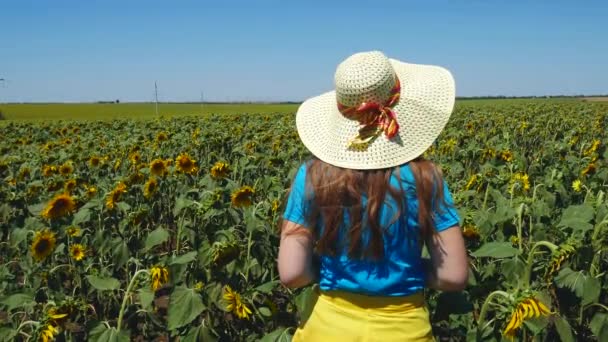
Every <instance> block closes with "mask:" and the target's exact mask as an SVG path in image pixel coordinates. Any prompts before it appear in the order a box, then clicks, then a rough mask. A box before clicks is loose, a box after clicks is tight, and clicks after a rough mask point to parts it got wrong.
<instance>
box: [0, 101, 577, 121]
mask: <svg viewBox="0 0 608 342" xmlns="http://www.w3.org/2000/svg"><path fill="white" fill-rule="evenodd" d="M546 101H551V102H557V101H580V100H579V99H572V98H570V99H489V100H486V99H480V100H458V101H457V106H458V105H462V106H468V105H474V106H479V105H482V106H483V105H488V106H500V105H501V104H512V103H513V102H532V103H539V102H546ZM298 106H299V104H295V103H219V104H215V103H214V104H207V103H205V104H203V105H201V104H200V103H159V105H158V113H159V116H163V117H173V116H187V115H207V114H212V113H215V114H239V113H240V114H244V113H249V114H270V113H285V114H293V113H295V112H296V110H297V108H298ZM0 111H1V112H2V115H3V116H4V118H5V119H6V120H19V121H21V120H24V121H38V120H111V119H120V118H123V119H127V118H128V119H153V118H155V117H156V109H155V104H154V103H119V104H113V103H24V104H13V103H10V104H0Z"/></svg>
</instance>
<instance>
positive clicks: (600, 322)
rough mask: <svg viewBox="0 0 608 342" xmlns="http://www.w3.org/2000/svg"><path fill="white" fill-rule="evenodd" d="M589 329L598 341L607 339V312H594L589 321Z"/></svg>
mask: <svg viewBox="0 0 608 342" xmlns="http://www.w3.org/2000/svg"><path fill="white" fill-rule="evenodd" d="M589 329H591V332H592V333H593V335H595V337H597V340H598V341H608V314H606V313H602V312H598V313H596V314H595V315H594V316H593V318H592V319H591V322H590V323H589Z"/></svg>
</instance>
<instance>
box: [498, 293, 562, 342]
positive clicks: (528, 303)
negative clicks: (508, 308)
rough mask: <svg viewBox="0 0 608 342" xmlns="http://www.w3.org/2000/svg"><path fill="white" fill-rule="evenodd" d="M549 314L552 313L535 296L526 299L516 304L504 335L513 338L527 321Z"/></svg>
mask: <svg viewBox="0 0 608 342" xmlns="http://www.w3.org/2000/svg"><path fill="white" fill-rule="evenodd" d="M549 314H551V311H550V310H549V308H547V306H545V304H543V303H542V302H541V301H540V300H539V299H537V298H535V297H533V296H528V297H524V298H523V299H521V300H519V301H517V302H516V304H515V306H514V308H513V310H512V312H511V316H510V318H509V320H508V321H507V326H506V327H505V330H504V331H503V333H502V334H503V335H504V336H506V337H509V338H513V337H515V335H516V333H517V330H518V329H519V328H520V327H521V326H522V324H523V323H524V321H525V320H526V319H528V318H538V317H540V316H548V315H549Z"/></svg>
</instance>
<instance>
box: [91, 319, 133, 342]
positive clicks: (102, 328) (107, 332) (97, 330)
mask: <svg viewBox="0 0 608 342" xmlns="http://www.w3.org/2000/svg"><path fill="white" fill-rule="evenodd" d="M88 341H89V342H129V333H127V332H126V331H118V330H116V328H114V327H112V328H108V327H107V326H106V325H105V324H104V323H99V324H98V325H96V326H95V327H94V328H93V329H91V331H89V340H88Z"/></svg>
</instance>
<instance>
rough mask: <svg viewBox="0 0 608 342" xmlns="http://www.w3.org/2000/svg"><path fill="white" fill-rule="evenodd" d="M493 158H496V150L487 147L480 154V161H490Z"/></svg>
mask: <svg viewBox="0 0 608 342" xmlns="http://www.w3.org/2000/svg"><path fill="white" fill-rule="evenodd" d="M494 157H496V150H494V149H493V148H491V147H487V148H485V149H484V150H483V151H482V152H481V159H482V161H486V160H490V159H493V158H494Z"/></svg>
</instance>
